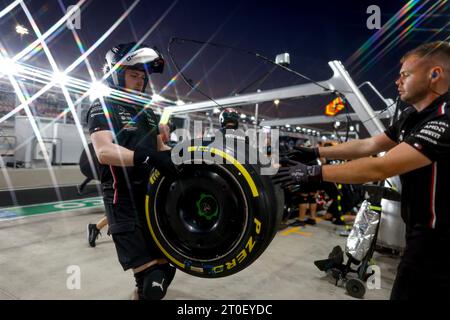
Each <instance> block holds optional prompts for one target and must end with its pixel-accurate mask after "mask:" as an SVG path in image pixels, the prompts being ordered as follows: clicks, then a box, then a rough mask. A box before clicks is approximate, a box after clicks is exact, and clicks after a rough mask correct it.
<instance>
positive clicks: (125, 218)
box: [104, 190, 163, 270]
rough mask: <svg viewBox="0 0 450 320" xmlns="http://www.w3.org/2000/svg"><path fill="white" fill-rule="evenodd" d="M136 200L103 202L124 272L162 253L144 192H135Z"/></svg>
mask: <svg viewBox="0 0 450 320" xmlns="http://www.w3.org/2000/svg"><path fill="white" fill-rule="evenodd" d="M135 194H136V197H134V198H133V199H130V198H124V197H119V199H118V201H117V202H116V203H113V201H111V199H110V198H108V199H104V203H105V209H106V216H107V218H108V225H109V232H110V233H111V236H112V238H113V241H114V244H115V246H116V251H117V257H118V259H119V262H120V264H121V266H122V268H123V269H124V270H128V269H133V268H137V267H140V266H142V265H144V264H146V263H148V262H150V261H152V260H154V259H158V258H162V257H163V254H162V253H161V251H160V250H159V248H158V247H157V245H156V243H155V242H154V240H153V238H152V236H151V234H150V230H149V228H148V225H147V221H146V217H145V206H144V204H145V192H143V191H142V190H136V193H135Z"/></svg>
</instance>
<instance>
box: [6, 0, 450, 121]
mask: <svg viewBox="0 0 450 320" xmlns="http://www.w3.org/2000/svg"><path fill="white" fill-rule="evenodd" d="M406 2H407V1H377V0H370V1H366V0H364V1H343V0H340V1H336V0H335V1H308V3H306V2H305V1H235V0H227V1H207V0H203V1H202V0H180V1H178V2H177V3H176V4H175V6H174V8H173V9H172V10H171V11H170V12H169V13H168V15H167V16H166V18H165V19H164V20H162V22H161V23H160V24H159V25H158V26H157V27H156V28H155V30H154V32H153V33H152V34H151V35H150V36H149V37H148V38H147V39H146V40H145V42H146V43H148V44H151V45H152V46H153V45H154V46H157V47H158V48H159V49H161V51H162V52H163V54H164V55H165V56H166V57H167V43H168V41H169V39H170V38H171V37H173V36H177V37H185V38H193V39H198V40H208V39H209V40H211V41H214V42H219V43H224V44H229V45H232V46H235V47H239V48H243V49H248V50H251V51H255V52H258V53H261V54H262V55H264V56H266V57H269V58H274V57H275V55H276V54H277V53H282V52H289V53H290V55H291V68H292V69H295V70H297V71H299V72H301V73H303V74H305V75H307V76H309V77H311V78H312V79H316V80H325V79H327V78H329V77H330V76H331V70H330V69H329V68H328V65H327V62H328V61H330V60H341V61H342V62H344V63H346V61H348V60H347V59H348V58H349V57H350V56H351V55H352V54H353V53H354V52H355V51H356V50H358V48H360V47H361V46H362V45H363V44H364V42H365V41H367V40H368V39H369V38H370V37H371V36H372V35H374V33H375V32H376V30H369V29H368V28H367V27H366V20H367V18H368V16H369V14H367V13H366V9H367V7H368V6H369V5H372V4H376V5H378V6H379V7H380V9H381V14H382V17H381V20H382V21H381V22H382V25H384V24H385V23H386V22H387V21H388V19H390V18H391V17H392V16H393V15H395V14H396V13H397V12H398V11H399V10H400V9H401V8H402V6H403V5H405V3H406ZM435 2H436V1H429V3H428V4H426V5H424V7H423V8H422V9H421V10H419V12H418V13H419V14H420V13H423V12H425V10H426V9H427V8H429V7H430V6H431V3H435ZM8 3H9V1H1V2H0V4H1V6H2V7H5V6H6V5H7V4H8ZM25 3H26V4H27V6H29V9H30V11H31V13H32V14H33V16H34V18H35V19H36V22H37V24H38V26H39V27H40V28H41V30H43V31H45V30H47V29H48V28H49V27H51V25H52V24H54V23H55V22H56V21H57V20H58V19H59V18H60V17H61V16H62V14H63V9H62V7H61V6H63V7H66V6H68V5H71V4H74V3H76V1H69V0H61V1H59V0H52V1H44V0H29V1H25ZM131 3H133V1H131V0H109V1H106V0H91V1H87V3H86V4H85V5H84V6H83V9H82V14H81V29H80V30H77V32H78V33H79V36H80V38H81V41H82V43H83V45H84V47H85V48H88V47H90V46H91V45H92V44H93V43H94V42H95V41H96V40H97V39H98V38H99V37H100V36H101V35H102V34H103V33H104V32H105V31H106V30H107V29H108V28H109V27H110V26H111V25H112V24H113V23H114V22H115V21H117V19H118V18H119V17H120V15H121V14H122V13H123V12H124V10H125V9H126V8H127V7H129V6H130V5H131ZM172 3H173V2H172V1H170V0H166V1H153V0H142V1H140V3H139V4H138V5H137V7H136V8H135V9H134V10H133V11H132V13H131V14H130V15H129V17H128V19H126V20H124V22H123V23H122V24H121V25H120V26H119V27H118V28H117V29H116V30H115V31H114V32H113V33H112V34H111V36H109V37H108V38H107V39H106V40H105V41H104V42H103V43H102V45H100V46H99V47H98V48H97V49H96V50H95V51H94V52H93V54H92V55H91V56H90V57H89V61H90V62H91V64H92V65H93V67H94V69H95V71H96V74H97V76H100V75H101V72H100V70H101V66H102V65H103V59H104V54H105V52H106V50H107V49H109V48H110V47H111V46H113V45H115V44H117V43H122V42H129V41H133V40H136V39H139V38H140V37H141V36H142V35H143V34H144V33H145V32H146V31H147V30H149V28H151V27H152V26H153V25H154V24H155V22H156V21H157V20H158V18H160V17H161V16H162V14H163V13H164V12H165V11H166V10H167V9H168V8H169V6H170V5H171V4H172ZM421 3H425V1H422V0H421V1H418V4H417V5H416V7H419V6H420V4H421ZM415 17H418V16H415ZM413 18H414V17H413ZM411 21H412V20H411ZM448 21H449V5H448V3H447V4H446V5H444V6H442V7H441V8H440V9H439V10H438V11H436V12H435V16H430V17H427V18H426V19H424V20H423V23H422V24H421V25H419V26H416V27H418V28H419V29H417V30H414V31H413V32H411V33H410V34H408V36H407V37H405V39H404V40H402V41H400V42H398V43H397V44H396V47H395V48H394V50H391V51H389V52H388V53H387V54H386V55H385V56H384V57H383V59H379V60H376V61H375V63H374V64H373V65H371V67H370V68H368V69H367V70H366V71H365V72H363V73H361V74H357V72H358V71H359V69H360V67H359V68H355V66H354V64H348V63H346V67H347V68H348V70H349V71H350V74H351V75H352V76H354V80H355V82H356V83H357V84H358V83H361V82H363V81H366V80H370V81H372V82H373V83H374V85H375V86H376V87H377V88H378V89H379V90H380V91H381V92H382V94H383V95H385V96H387V97H394V96H395V93H396V91H395V85H394V81H395V78H396V75H397V73H398V69H399V62H398V61H399V58H400V57H401V56H402V55H403V54H404V53H405V52H406V51H407V50H409V49H412V48H414V47H415V46H417V45H419V44H420V43H422V42H425V41H430V40H442V39H445V38H446V37H448V35H449V29H448V26H447V29H446V30H444V31H442V32H440V33H439V34H436V32H435V30H433V29H436V28H441V27H443V26H444V25H445V24H446V23H448ZM17 23H20V24H23V25H25V26H27V27H28V28H29V29H30V34H29V35H26V36H24V37H23V38H22V39H21V38H20V37H19V36H18V35H17V34H16V33H15V31H14V28H15V25H16V24H17ZM396 25H397V24H395V26H396ZM409 25H410V23H407V24H406V25H405V26H409ZM0 28H1V29H0V30H2V34H1V41H2V43H3V45H4V46H5V47H6V48H7V49H8V51H9V54H10V55H13V54H14V53H17V52H18V51H20V49H21V48H23V47H24V46H25V45H26V44H27V43H30V42H31V41H32V40H34V39H35V37H34V35H33V32H32V29H31V26H30V25H29V23H28V22H27V19H26V16H25V15H24V13H23V12H22V10H21V9H20V8H16V9H15V10H14V11H13V12H12V13H10V14H8V15H7V16H5V17H3V18H2V19H0ZM403 29H404V27H403V28H402V29H400V30H399V31H397V32H396V34H398V33H399V32H400V31H401V30H403ZM379 41H380V40H378V41H375V44H377V43H378V42H379ZM389 42H390V39H389V40H388V41H387V42H386V43H385V44H383V45H382V46H381V47H380V48H383V47H385V46H386V45H387V44H388V43H389ZM49 47H50V50H51V51H52V52H53V54H54V56H55V59H56V61H57V63H58V65H59V66H60V68H64V67H67V66H68V65H69V64H70V63H71V62H72V61H74V60H75V59H76V58H77V57H78V56H79V55H80V51H79V49H78V48H77V46H76V44H75V41H74V38H73V36H72V34H71V32H70V31H69V30H67V29H65V28H63V31H62V32H61V33H60V34H58V35H57V36H56V37H54V38H53V39H52V40H51V41H50V42H49ZM199 48H200V46H199V45H194V44H189V43H188V44H175V45H174V47H173V53H174V56H175V58H176V61H177V62H178V64H179V65H182V66H183V65H185V63H186V62H187V61H189V59H190V58H191V57H192V56H193V55H194V54H195V53H196V52H197V50H198V49H199ZM378 51H379V50H378ZM373 56H374V54H372V55H371V56H370V57H373ZM167 60H168V59H167ZM27 63H30V64H32V65H36V66H40V67H43V68H46V69H50V65H49V63H48V62H47V60H46V58H45V55H44V54H43V52H42V51H41V52H40V53H39V54H38V55H35V56H34V57H32V58H31V59H30V60H28V61H27ZM269 69H270V65H268V64H267V63H265V62H263V61H262V60H259V59H257V58H255V57H253V56H250V55H245V54H241V53H239V52H236V51H232V50H227V49H222V48H220V49H218V48H214V47H206V48H205V49H204V50H203V51H202V53H201V54H200V55H198V56H197V58H196V59H195V60H193V62H192V63H191V64H190V66H189V67H188V68H186V69H185V73H186V75H187V76H188V77H189V78H190V79H192V81H193V82H194V83H197V82H198V81H200V80H202V81H201V82H200V84H199V88H200V89H201V90H202V91H204V92H206V93H207V94H209V95H211V96H212V97H216V98H218V97H223V96H228V95H230V94H231V93H233V92H234V91H235V90H239V89H242V88H244V87H245V86H246V85H247V84H249V83H250V82H252V81H253V80H255V79H256V78H258V77H259V76H261V75H262V74H264V72H266V71H267V70H269ZM205 74H207V76H206V77H205ZM71 75H73V76H76V77H81V78H85V79H88V73H87V69H86V68H85V65H84V64H82V65H80V67H78V68H77V69H76V70H75V71H74V72H73V73H72V74H71ZM173 75H174V72H173V68H172V66H171V65H170V64H169V65H168V66H167V68H166V72H165V74H163V75H155V76H154V77H153V81H154V84H155V86H156V88H157V89H161V88H162V87H163V86H164V85H165V84H166V83H167V81H168V80H169V79H170V78H171V77H172V76H173ZM304 82H305V81H304V80H302V79H300V78H298V77H296V76H295V75H292V74H288V73H286V72H284V71H282V70H276V71H275V72H273V74H272V75H271V76H270V77H269V78H268V79H267V81H265V82H264V84H262V85H261V86H260V89H262V90H264V89H270V88H275V87H279V86H287V85H293V84H298V83H304ZM256 89H257V88H252V90H256ZM175 90H176V92H177V93H178V94H179V95H180V97H181V98H184V99H193V100H199V99H201V100H204V99H205V98H203V97H202V96H201V95H199V94H198V93H196V92H193V93H192V92H191V93H190V94H189V96H188V97H186V96H187V94H188V93H189V91H190V88H189V87H188V86H187V85H185V84H184V83H183V82H182V80H181V79H179V80H178V81H177V82H176V83H175V86H172V87H170V88H169V89H168V90H167V91H166V92H165V94H167V95H169V96H175ZM327 100H329V99H325V100H323V98H322V100H321V99H318V100H314V99H311V101H309V102H306V104H307V105H308V108H304V109H302V113H301V114H302V115H315V114H320V113H322V112H323V108H322V106H323V103H326V102H327ZM302 103H303V102H302ZM374 103H375V106H374V108H375V109H381V108H383V105H382V104H381V103H380V101H375V102H374ZM298 104H299V101H298V100H297V101H286V102H284V101H283V102H282V103H281V104H280V113H279V115H280V116H286V115H297V114H299V113H298V109H297V110H294V108H295V107H296V106H297V105H298ZM283 106H284V108H281V107H283ZM318 107H320V108H321V109H320V110H319V109H318ZM264 109H265V110H266V111H265V112H266V113H267V114H269V115H271V116H275V115H276V114H275V113H274V112H275V110H274V108H273V106H272V105H271V104H270V103H268V104H267V105H265V106H264ZM317 110H319V112H318V111H317Z"/></svg>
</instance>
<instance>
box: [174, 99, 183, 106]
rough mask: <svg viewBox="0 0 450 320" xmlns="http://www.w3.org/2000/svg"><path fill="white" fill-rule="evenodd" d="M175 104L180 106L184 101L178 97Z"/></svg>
mask: <svg viewBox="0 0 450 320" xmlns="http://www.w3.org/2000/svg"><path fill="white" fill-rule="evenodd" d="M176 104H177V106H182V105H183V104H185V103H184V101H183V100H180V99H178V100H177V102H176Z"/></svg>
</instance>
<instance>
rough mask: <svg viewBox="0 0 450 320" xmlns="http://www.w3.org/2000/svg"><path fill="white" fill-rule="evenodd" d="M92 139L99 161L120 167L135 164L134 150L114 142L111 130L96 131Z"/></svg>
mask: <svg viewBox="0 0 450 320" xmlns="http://www.w3.org/2000/svg"><path fill="white" fill-rule="evenodd" d="M91 140H92V144H93V145H94V150H95V154H96V155H97V158H98V162H99V163H101V164H106V165H112V166H119V167H132V166H133V156H134V151H131V150H129V149H127V148H124V147H122V146H119V145H117V144H115V143H113V136H112V133H111V131H109V130H102V131H97V132H94V133H93V134H91Z"/></svg>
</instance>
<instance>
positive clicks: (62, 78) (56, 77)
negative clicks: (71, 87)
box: [52, 71, 67, 84]
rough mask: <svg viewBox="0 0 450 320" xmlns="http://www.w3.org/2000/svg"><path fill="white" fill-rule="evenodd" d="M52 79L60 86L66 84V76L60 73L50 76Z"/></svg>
mask: <svg viewBox="0 0 450 320" xmlns="http://www.w3.org/2000/svg"><path fill="white" fill-rule="evenodd" d="M52 79H53V81H55V82H56V83H60V84H65V83H66V82H67V76H66V75H65V74H64V73H63V72H61V71H57V72H55V73H54V74H53V76H52Z"/></svg>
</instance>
